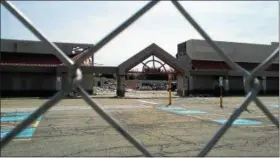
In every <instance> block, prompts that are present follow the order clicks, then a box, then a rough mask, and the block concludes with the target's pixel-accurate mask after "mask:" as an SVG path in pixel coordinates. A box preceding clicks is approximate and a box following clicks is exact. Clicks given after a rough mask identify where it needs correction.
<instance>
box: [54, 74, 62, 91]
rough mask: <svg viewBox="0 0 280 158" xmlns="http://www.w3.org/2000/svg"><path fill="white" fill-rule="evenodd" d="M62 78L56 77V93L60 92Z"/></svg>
mask: <svg viewBox="0 0 280 158" xmlns="http://www.w3.org/2000/svg"><path fill="white" fill-rule="evenodd" d="M61 82H62V77H61V76H56V81H55V87H56V91H60V90H61V89H62V84H61Z"/></svg>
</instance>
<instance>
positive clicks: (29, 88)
mask: <svg viewBox="0 0 280 158" xmlns="http://www.w3.org/2000/svg"><path fill="white" fill-rule="evenodd" d="M55 91H56V77H55V76H54V75H51V74H40V73H1V95H2V96H9V95H13V96H32V95H33V96H34V95H38V96H40V95H51V94H53V93H54V92H55Z"/></svg>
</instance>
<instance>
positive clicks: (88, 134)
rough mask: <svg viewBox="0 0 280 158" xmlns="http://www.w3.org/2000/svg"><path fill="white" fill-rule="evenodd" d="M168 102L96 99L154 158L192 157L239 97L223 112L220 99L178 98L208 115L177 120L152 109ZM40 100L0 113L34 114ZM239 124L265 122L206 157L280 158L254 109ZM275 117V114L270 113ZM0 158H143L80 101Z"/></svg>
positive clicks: (236, 132) (10, 104) (234, 130)
mask: <svg viewBox="0 0 280 158" xmlns="http://www.w3.org/2000/svg"><path fill="white" fill-rule="evenodd" d="M166 100H167V99H157V98H155V99H148V100H146V101H148V102H153V103H158V104H157V105H155V104H149V103H141V102H139V101H137V99H106V98H101V99H97V101H98V102H99V103H101V104H102V107H103V108H104V109H105V110H106V112H107V113H109V114H110V115H111V116H113V117H114V118H116V120H118V121H119V122H120V123H121V124H122V125H123V126H124V127H125V128H126V130H128V131H129V132H131V133H132V135H133V136H135V137H136V138H137V139H138V140H140V141H141V142H142V143H143V144H144V145H145V147H147V149H148V150H149V151H150V152H151V153H152V154H153V156H184V157H187V156H196V155H197V154H198V153H199V151H200V150H201V149H202V148H203V147H204V146H205V145H206V143H207V142H208V141H209V140H210V139H211V138H212V136H213V135H214V134H215V133H216V132H217V131H218V129H219V128H220V127H221V125H219V124H217V123H214V122H213V121H212V122H211V121H209V120H210V119H213V118H228V117H229V115H230V113H231V112H232V111H233V110H234V109H235V108H236V107H237V106H238V103H241V101H242V100H243V98H242V97H235V98H225V101H224V103H225V104H224V106H225V108H224V109H219V108H217V106H218V105H217V104H216V103H218V99H215V98H214V99H213V98H212V99H211V98H210V99H203V98H176V99H174V100H173V104H174V105H179V106H182V107H185V108H188V109H197V108H198V107H199V109H200V110H204V111H207V112H208V113H207V114H196V115H176V114H172V113H169V112H165V111H160V110H158V109H156V108H155V106H158V105H163V104H164V103H165V102H166ZM262 100H263V101H264V103H266V104H273V103H275V102H276V103H277V102H278V98H277V97H267V98H262ZM43 101H45V100H44V99H26V100H22V99H6V100H3V101H2V103H1V111H2V110H7V111H8V110H10V111H11V110H12V109H15V108H18V109H20V108H26V109H28V108H29V109H32V108H33V109H34V108H36V107H38V106H36V105H40V103H42V102H43ZM23 102H24V103H25V104H28V105H26V106H24V105H23V104H22V103H23ZM249 109H251V110H252V114H250V113H246V112H244V114H242V115H241V117H243V118H251V119H254V120H259V121H262V122H264V124H263V125H260V126H234V127H231V128H230V129H229V130H228V132H227V133H226V134H225V135H224V136H223V137H222V138H221V139H220V141H219V142H218V143H217V144H216V145H215V146H214V147H213V149H212V150H211V151H210V153H209V154H208V155H207V156H236V157H237V156H275V157H279V130H278V129H277V128H276V127H275V126H273V125H272V124H271V123H270V121H269V120H268V119H267V118H266V117H261V116H264V115H263V114H262V113H261V112H260V111H259V110H258V109H257V108H256V107H254V106H252V105H250V106H249ZM269 109H270V110H271V111H272V112H273V113H274V114H275V116H277V117H279V109H278V108H276V109H275V108H274V109H273V108H269ZM1 156H106V157H107V156H143V155H142V154H141V153H140V152H139V151H138V150H137V149H135V148H134V147H133V146H132V145H131V144H130V143H128V141H127V140H126V139H124V138H123V137H122V136H121V135H120V134H118V133H117V132H116V131H115V130H114V129H113V128H112V127H111V126H110V125H108V124H107V123H106V122H105V121H104V120H103V119H102V118H101V117H100V116H98V114H97V113H95V112H94V111H93V110H91V109H90V108H89V107H88V106H86V104H85V103H84V102H83V101H82V100H80V99H74V100H71V99H66V100H63V101H62V102H61V103H59V105H58V106H57V107H55V108H54V109H52V110H50V111H48V112H47V113H46V114H45V115H44V116H43V118H42V120H41V121H40V124H39V126H38V128H37V129H36V132H35V134H34V135H33V137H32V139H31V140H26V141H12V142H10V144H8V145H7V146H6V147H5V148H4V149H3V150H1Z"/></svg>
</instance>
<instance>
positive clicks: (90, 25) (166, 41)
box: [1, 1, 279, 66]
mask: <svg viewBox="0 0 280 158" xmlns="http://www.w3.org/2000/svg"><path fill="white" fill-rule="evenodd" d="M12 3H13V4H14V5H15V6H16V7H17V8H18V9H19V10H20V11H21V12H23V13H24V14H25V15H26V16H27V17H28V18H29V19H30V20H31V21H32V22H33V24H35V26H37V27H38V28H39V29H40V30H41V31H42V32H43V33H44V34H45V35H46V36H47V37H48V38H49V39H50V40H51V41H55V42H76V43H92V44H95V43H96V42H98V41H99V40H100V39H101V38H103V37H104V36H105V35H107V34H108V33H109V32H110V31H111V30H112V29H114V28H115V27H116V26H118V25H119V24H121V23H122V22H123V21H124V20H125V19H127V18H128V17H129V16H130V15H131V14H133V13H134V12H135V11H136V10H137V9H139V8H141V7H142V6H143V5H145V4H146V3H147V1H104V2H101V1H81V2H78V1H68V2H67V1H66V2H65V1H12ZM181 4H182V5H183V6H184V7H185V8H186V9H187V11H188V12H189V13H190V14H191V15H192V16H193V18H194V19H195V20H197V22H198V23H199V24H200V25H201V26H202V28H204V29H205V31H206V32H207V33H208V34H209V35H210V36H211V37H212V39H214V40H221V41H233V42H234V41H235V42H248V43H262V44H270V42H272V41H279V40H278V39H279V36H278V35H279V30H278V28H279V11H278V10H279V9H278V7H279V4H278V1H266V2H265V1H253V2H249V1H227V2H221V1H212V2H211V1H205V2H203V1H183V2H181ZM1 38H9V39H26V40H37V39H36V37H35V36H34V35H32V33H30V32H29V31H28V30H27V29H26V28H24V26H23V25H22V24H21V23H19V22H18V21H17V20H16V19H15V18H14V17H13V16H12V15H11V14H10V13H9V12H8V11H7V10H6V9H5V8H4V7H3V6H2V5H1ZM189 39H202V37H201V36H200V35H199V34H198V33H197V32H196V30H195V29H194V28H193V27H192V26H191V25H190V24H189V23H188V22H187V21H186V20H185V19H184V18H183V17H182V16H181V15H180V14H179V12H178V11H177V10H176V9H175V7H174V6H173V5H172V4H171V2H168V1H163V2H160V3H158V4H157V5H156V6H155V7H154V8H152V10H150V11H149V12H148V13H147V14H145V15H144V16H143V17H142V18H141V19H139V21H137V22H136V23H134V24H133V25H132V26H131V27H129V28H128V29H127V30H125V31H124V32H122V33H121V34H120V35H119V36H118V37H116V38H115V39H114V40H113V41H112V42H110V43H109V44H108V45H107V46H105V47H104V48H102V49H101V50H100V51H99V52H97V54H96V55H95V62H96V63H100V64H104V65H108V66H116V65H118V64H120V63H121V62H123V61H124V60H126V59H128V58H129V57H131V56H132V55H134V54H136V53H137V52H138V51H140V50H142V49H143V48H145V47H147V46H148V45H149V44H151V43H156V44H158V45H159V46H160V47H162V48H163V49H165V50H166V51H168V52H169V53H171V54H172V55H175V54H176V51H177V44H178V43H181V42H183V41H186V40H189Z"/></svg>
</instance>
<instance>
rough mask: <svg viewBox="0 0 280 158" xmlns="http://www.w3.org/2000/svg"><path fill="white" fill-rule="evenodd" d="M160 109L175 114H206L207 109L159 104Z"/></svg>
mask: <svg viewBox="0 0 280 158" xmlns="http://www.w3.org/2000/svg"><path fill="white" fill-rule="evenodd" d="M157 109H159V110H163V111H168V112H171V113H175V114H180V115H185V114H205V113H206V112H205V111H201V110H186V109H185V108H182V107H179V106H159V107H157Z"/></svg>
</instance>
